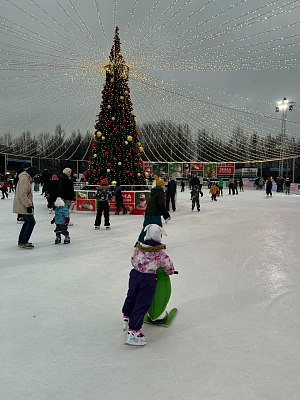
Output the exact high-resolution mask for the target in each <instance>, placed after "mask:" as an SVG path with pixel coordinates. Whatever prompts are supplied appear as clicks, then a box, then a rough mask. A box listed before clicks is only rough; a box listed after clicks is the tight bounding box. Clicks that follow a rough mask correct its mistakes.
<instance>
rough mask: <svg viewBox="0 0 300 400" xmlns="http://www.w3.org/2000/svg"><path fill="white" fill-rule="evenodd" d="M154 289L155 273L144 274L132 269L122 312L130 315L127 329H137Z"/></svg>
mask: <svg viewBox="0 0 300 400" xmlns="http://www.w3.org/2000/svg"><path fill="white" fill-rule="evenodd" d="M155 289H156V275H155V274H144V273H142V272H139V271H136V270H135V269H132V270H131V271H130V274H129V287H128V292H127V297H126V299H125V302H124V305H123V308H122V313H123V315H125V316H127V317H130V320H129V329H134V330H135V331H139V330H140V329H141V327H142V325H143V322H144V316H145V315H146V314H147V311H148V310H149V308H150V306H151V303H152V299H153V296H154V293H155Z"/></svg>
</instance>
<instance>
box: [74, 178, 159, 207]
mask: <svg viewBox="0 0 300 400" xmlns="http://www.w3.org/2000/svg"><path fill="white" fill-rule="evenodd" d="M78 186H80V188H78ZM96 188H97V186H95V185H84V184H80V185H78V184H77V185H74V189H75V194H76V202H75V203H73V206H72V208H71V210H72V211H75V212H87V213H96V212H97V205H98V200H97V199H96V193H97V189H96ZM121 189H122V195H123V203H124V206H125V207H126V210H127V213H128V214H135V215H143V214H144V213H145V209H146V207H147V201H148V198H149V195H150V189H151V186H147V185H122V186H121ZM113 191H114V186H111V192H112V193H113ZM109 210H110V212H111V213H115V212H116V211H117V204H116V199H115V197H114V196H113V197H112V199H111V200H110V201H109ZM120 214H123V209H122V208H121V209H120Z"/></svg>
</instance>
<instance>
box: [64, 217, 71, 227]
mask: <svg viewBox="0 0 300 400" xmlns="http://www.w3.org/2000/svg"><path fill="white" fill-rule="evenodd" d="M69 222H70V218H69V217H66V218H65V224H66V225H69Z"/></svg>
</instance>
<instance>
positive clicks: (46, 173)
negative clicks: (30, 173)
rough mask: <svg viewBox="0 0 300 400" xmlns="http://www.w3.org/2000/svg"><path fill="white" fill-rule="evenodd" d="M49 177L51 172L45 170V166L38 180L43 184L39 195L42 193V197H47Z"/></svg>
mask: <svg viewBox="0 0 300 400" xmlns="http://www.w3.org/2000/svg"><path fill="white" fill-rule="evenodd" d="M50 179H51V174H50V172H49V171H48V170H47V168H45V169H44V172H43V173H42V176H41V181H40V183H41V185H42V186H43V188H42V193H41V195H42V194H43V195H44V197H47V194H48V186H49V182H50Z"/></svg>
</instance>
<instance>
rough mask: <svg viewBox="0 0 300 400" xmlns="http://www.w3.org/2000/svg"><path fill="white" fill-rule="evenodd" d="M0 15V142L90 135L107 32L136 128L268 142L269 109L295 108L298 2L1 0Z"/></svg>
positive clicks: (272, 125)
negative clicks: (285, 102)
mask: <svg viewBox="0 0 300 400" xmlns="http://www.w3.org/2000/svg"><path fill="white" fill-rule="evenodd" d="M0 15H1V17H0V22H1V25H0V35H1V41H0V109H1V129H0V134H4V133H7V132H10V133H11V134H12V135H13V136H16V135H19V134H20V132H22V131H23V130H29V131H31V132H32V133H39V132H47V131H48V132H53V131H54V129H55V126H56V124H59V123H60V124H62V125H63V127H64V129H66V131H67V133H68V134H69V133H70V132H71V131H72V130H74V129H75V130H77V129H80V130H81V131H82V132H85V131H86V130H90V131H93V125H94V121H95V119H96V115H97V114H98V113H99V103H100V101H101V90H102V89H103V83H104V76H105V75H104V73H103V71H102V70H101V67H102V66H103V65H105V63H106V62H107V59H108V55H109V50H110V48H111V45H112V41H113V33H114V27H115V26H116V25H118V26H119V28H120V31H119V33H120V38H121V42H122V52H123V55H124V58H125V60H126V62H128V64H129V66H130V79H129V86H130V88H131V95H132V101H133V105H134V110H135V115H136V117H137V121H138V123H142V122H145V121H147V122H150V121H157V120H159V119H161V118H165V119H169V120H172V121H174V122H178V123H188V124H189V125H190V126H191V128H192V129H193V132H196V131H197V130H198V129H201V128H206V129H208V130H209V131H210V132H212V133H214V134H216V135H218V136H221V137H223V138H226V137H228V136H229V135H230V132H231V131H232V129H233V128H234V127H235V126H236V125H238V124H239V125H241V126H242V127H244V128H245V130H246V131H247V133H249V134H251V133H253V132H255V131H257V132H258V133H260V134H273V135H275V134H277V133H279V132H280V127H281V121H280V119H281V115H279V114H278V113H277V114H276V113H275V102H276V101H277V100H280V99H282V98H283V97H284V96H286V97H288V99H290V100H293V101H296V102H297V103H298V105H299V104H300V100H299V99H298V96H299V92H300V87H299V86H300V84H299V72H298V65H299V61H298V58H299V43H300V42H299V37H300V29H299V26H300V2H299V0H298V1H283V0H278V1H276V0H275V1H272V2H271V1H269V2H268V1H267V0H263V1H261V0H251V1H245V0H241V1H232V0H206V1H204V0H178V1H177V0H151V1H149V0H126V1H125V0H119V1H107V0H85V1H82V0H1V8H0ZM99 67H100V69H99ZM218 106H221V107H218ZM237 110H240V111H244V112H237ZM288 120H293V121H295V122H296V123H288V134H290V135H293V136H296V135H298V133H299V128H300V114H299V111H298V110H297V109H295V110H294V111H293V112H292V113H289V114H288Z"/></svg>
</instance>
